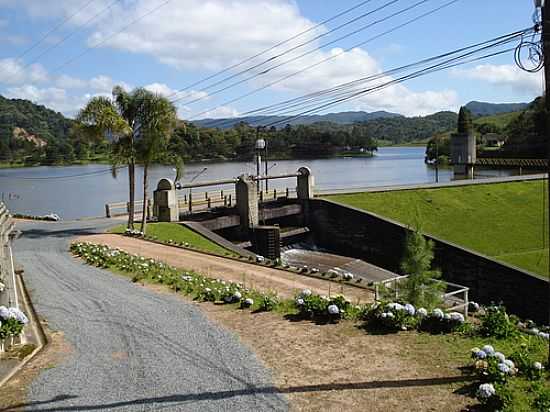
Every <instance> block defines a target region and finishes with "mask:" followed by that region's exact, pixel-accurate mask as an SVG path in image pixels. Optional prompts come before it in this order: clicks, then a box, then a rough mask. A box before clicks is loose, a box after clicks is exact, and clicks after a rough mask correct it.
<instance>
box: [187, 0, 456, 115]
mask: <svg viewBox="0 0 550 412" xmlns="http://www.w3.org/2000/svg"><path fill="white" fill-rule="evenodd" d="M458 1H460V0H451V1H449V2H447V3H445V4H443V5H441V6H439V7H437V8H435V9H432V10H429V11H428V12H426V13H423V14H421V15H419V16H416V17H414V18H413V19H410V20H408V21H406V22H404V23H402V24H399V25H397V26H395V27H393V28H391V29H389V30H386V31H384V32H383V33H380V34H378V35H376V36H373V37H371V38H369V39H367V40H364V41H362V42H360V43H357V44H354V45H353V46H351V47H348V48H347V49H344V50H341V51H339V52H337V53H335V54H332V55H331V56H329V57H327V58H325V59H323V60H320V61H318V62H316V63H314V64H311V65H309V66H306V67H304V68H303V69H300V70H298V71H296V72H293V73H290V74H288V75H286V76H284V77H281V78H279V79H277V80H275V81H272V82H270V83H268V84H266V85H263V86H261V87H258V88H256V89H254V90H251V91H250V92H247V93H245V94H243V95H241V96H238V97H236V98H233V99H230V100H227V101H224V102H223V103H220V104H219V105H217V106H216V107H212V108H210V109H207V110H203V111H201V112H200V113H196V114H193V115H191V116H190V117H189V118H190V119H194V118H197V117H199V116H202V115H205V114H207V113H210V112H212V111H214V110H216V109H219V108H221V107H223V106H226V105H228V104H232V103H235V102H238V101H240V100H242V99H244V98H246V97H249V96H252V95H254V94H256V93H258V92H260V91H262V90H265V89H267V88H269V87H272V86H274V85H276V84H279V83H281V82H283V81H285V80H288V79H290V78H292V77H295V76H297V75H299V74H302V73H304V72H306V71H307V70H310V69H312V68H314V67H317V66H320V65H321V64H323V63H326V62H328V61H331V60H333V59H335V58H337V57H339V56H341V55H342V54H345V53H347V52H349V51H351V50H353V49H355V48H358V47H361V46H364V45H365V44H367V43H370V42H372V41H374V40H377V39H379V38H380V37H382V36H385V35H388V34H390V33H393V32H395V31H397V30H399V29H401V28H403V27H405V26H408V25H410V24H412V23H415V22H417V21H419V20H421V19H423V18H425V17H427V16H429V15H432V14H434V13H436V12H438V11H440V10H441V9H443V8H445V7H449V6H451V5H452V4H454V3H456V2H458Z"/></svg>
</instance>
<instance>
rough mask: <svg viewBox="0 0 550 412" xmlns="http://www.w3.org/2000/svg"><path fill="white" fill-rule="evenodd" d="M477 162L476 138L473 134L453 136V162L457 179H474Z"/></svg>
mask: <svg viewBox="0 0 550 412" xmlns="http://www.w3.org/2000/svg"><path fill="white" fill-rule="evenodd" d="M476 160H477V151H476V138H475V136H474V135H473V134H459V133H455V134H453V135H451V162H452V164H453V174H454V176H453V177H454V178H455V179H473V178H474V164H475V163H476Z"/></svg>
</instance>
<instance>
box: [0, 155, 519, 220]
mask: <svg viewBox="0 0 550 412" xmlns="http://www.w3.org/2000/svg"><path fill="white" fill-rule="evenodd" d="M424 151H425V148H424V147H383V148H380V150H379V151H378V153H377V154H376V155H375V156H374V157H371V158H334V159H317V160H311V159H308V160H277V161H273V162H270V167H271V169H270V174H284V173H291V172H295V171H296V170H298V168H299V167H301V166H308V167H310V168H311V170H312V171H313V174H314V176H315V185H316V188H318V189H320V190H332V189H343V188H350V189H351V188H365V187H373V186H390V185H402V184H413V183H428V182H434V181H435V171H434V169H433V168H432V167H430V166H427V165H426V164H424ZM205 167H206V168H207V170H206V171H204V172H203V173H202V174H201V175H200V176H199V177H198V178H197V180H196V181H195V182H200V181H206V180H208V181H210V180H217V179H227V178H233V177H237V176H238V175H240V174H242V173H249V174H254V172H255V166H254V163H253V162H214V163H192V164H188V165H186V167H185V178H184V180H183V181H184V182H185V181H189V179H191V178H192V177H194V176H195V175H197V173H199V172H200V171H201V170H203V169H204V168H205ZM483 173H484V174H486V175H487V176H500V175H509V174H510V172H508V171H494V170H493V171H484V172H483ZM137 174H138V180H137V189H138V195H137V198H141V193H142V191H141V185H142V183H141V175H142V170H141V168H138V171H137ZM174 175H175V173H174V170H173V168H171V167H168V166H154V167H152V168H151V169H150V189H151V190H153V189H154V187H155V186H156V183H157V181H158V180H159V179H160V178H162V177H170V178H173V177H174ZM451 175H452V174H451V171H450V170H449V169H443V170H440V172H439V180H440V181H441V182H444V181H449V180H450V179H451ZM275 182H276V183H275ZM275 182H274V183H275V187H279V188H283V187H285V186H286V185H288V186H289V187H292V188H293V187H294V186H295V182H294V181H289V180H280V181H275ZM127 186H128V175H127V171H126V169H120V170H119V173H118V177H117V178H116V179H114V178H113V177H112V176H111V172H110V167H109V166H108V165H102V164H89V165H85V166H40V167H30V168H18V169H1V170H0V196H1V199H2V200H3V201H4V203H6V204H7V206H8V208H9V209H10V211H11V212H12V213H23V214H29V215H42V214H47V213H57V214H58V215H60V216H61V217H62V218H63V219H76V218H81V217H89V216H101V215H103V213H104V210H105V209H104V205H105V203H110V202H120V201H125V200H126V199H127V198H128V195H127V190H128V189H127ZM201 191H202V190H201Z"/></svg>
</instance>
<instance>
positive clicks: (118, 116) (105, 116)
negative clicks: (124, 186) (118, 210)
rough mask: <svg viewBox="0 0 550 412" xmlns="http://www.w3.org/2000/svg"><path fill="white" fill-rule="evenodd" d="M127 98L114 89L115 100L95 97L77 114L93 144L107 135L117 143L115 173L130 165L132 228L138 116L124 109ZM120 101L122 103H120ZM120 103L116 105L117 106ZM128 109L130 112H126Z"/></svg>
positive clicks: (81, 129) (131, 223)
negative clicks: (135, 141) (134, 137)
mask: <svg viewBox="0 0 550 412" xmlns="http://www.w3.org/2000/svg"><path fill="white" fill-rule="evenodd" d="M121 94H124V96H126V95H127V93H126V92H124V91H123V90H122V88H118V87H115V88H114V89H113V97H114V100H115V101H113V100H111V99H109V98H107V97H103V96H99V97H92V98H91V99H90V101H89V102H88V104H86V106H85V107H84V108H83V109H82V110H80V112H79V113H78V115H77V118H76V119H77V121H78V123H77V125H76V128H77V133H80V134H82V135H83V136H85V137H86V138H88V139H89V140H92V141H96V142H97V141H101V140H102V139H104V138H105V136H106V135H110V136H112V137H113V140H114V141H115V143H116V144H115V145H114V149H115V150H114V151H113V156H112V158H111V162H112V165H113V171H115V170H116V167H117V166H118V165H119V164H120V163H121V162H122V161H124V162H125V163H127V164H128V176H129V180H130V183H129V194H130V210H129V214H128V228H130V229H133V227H134V195H135V183H134V182H135V177H134V176H135V172H134V167H135V156H134V151H133V148H132V144H133V133H134V129H133V126H134V123H135V116H134V115H133V113H130V111H129V110H128V109H127V108H125V107H122V104H121V103H123V102H125V101H126V100H125V99H124V98H123V97H121V96H120V95H121ZM117 99H119V100H120V101H117ZM115 102H116V103H115ZM122 109H126V110H122Z"/></svg>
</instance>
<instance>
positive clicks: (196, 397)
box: [0, 376, 476, 412]
mask: <svg viewBox="0 0 550 412" xmlns="http://www.w3.org/2000/svg"><path fill="white" fill-rule="evenodd" d="M475 379H476V378H475V377H472V376H452V377H443V378H420V379H402V380H386V381H383V380H382V381H372V382H349V383H327V384H319V385H300V386H291V387H283V388H276V387H274V386H265V387H252V388H246V389H240V390H234V391H219V392H202V393H190V394H185V395H169V396H161V397H157V398H142V399H135V400H130V401H120V402H112V403H104V404H97V405H80V406H57V407H46V408H34V406H37V405H44V404H48V403H53V402H57V401H61V400H66V399H73V398H76V396H74V395H60V396H58V397H56V398H53V399H51V400H50V401H42V402H30V403H22V404H19V405H14V406H11V407H9V408H4V409H0V412H14V411H16V410H18V409H19V408H30V409H29V410H33V411H42V412H46V411H47V412H49V411H52V412H53V411H95V410H105V409H111V408H113V409H114V408H123V407H128V406H137V405H148V404H157V403H158V404H169V403H179V402H198V401H209V400H223V399H229V398H233V397H236V396H254V395H262V394H266V395H269V394H288V393H304V392H324V391H346V390H367V389H389V388H395V389H398V388H407V387H415V386H418V387H422V386H436V385H448V384H451V383H460V382H468V381H472V380H475Z"/></svg>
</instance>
